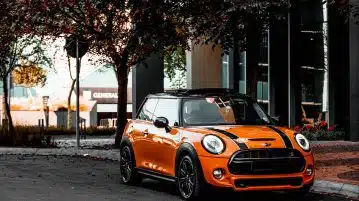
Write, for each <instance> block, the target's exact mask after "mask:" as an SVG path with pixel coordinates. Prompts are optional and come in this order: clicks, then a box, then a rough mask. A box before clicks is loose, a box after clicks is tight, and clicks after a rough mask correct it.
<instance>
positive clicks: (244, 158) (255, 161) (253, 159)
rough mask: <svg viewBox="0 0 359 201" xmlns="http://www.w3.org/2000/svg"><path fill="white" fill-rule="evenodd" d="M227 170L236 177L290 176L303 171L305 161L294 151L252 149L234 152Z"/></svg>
mask: <svg viewBox="0 0 359 201" xmlns="http://www.w3.org/2000/svg"><path fill="white" fill-rule="evenodd" d="M228 168H229V171H230V172H231V173H232V174H237V175H261V174H291V173H299V172H302V171H303V170H304V168H305V159H304V157H303V155H302V154H301V153H300V152H299V151H298V150H295V149H254V150H246V151H239V152H236V153H235V154H234V155H233V156H232V157H231V159H230V162H229V164H228Z"/></svg>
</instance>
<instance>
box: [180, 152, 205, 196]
mask: <svg viewBox="0 0 359 201" xmlns="http://www.w3.org/2000/svg"><path fill="white" fill-rule="evenodd" d="M201 175H202V174H201V170H200V169H199V167H198V166H197V165H196V164H195V163H194V161H193V160H192V159H191V157H189V156H184V157H183V158H182V159H181V161H180V163H179V166H178V168H177V178H178V180H177V186H178V190H179V192H180V194H181V196H182V198H183V199H185V200H194V199H196V198H199V197H200V194H201V193H200V190H201V189H202V187H203V185H201V184H202V183H203V179H202V178H203V177H202V176H201Z"/></svg>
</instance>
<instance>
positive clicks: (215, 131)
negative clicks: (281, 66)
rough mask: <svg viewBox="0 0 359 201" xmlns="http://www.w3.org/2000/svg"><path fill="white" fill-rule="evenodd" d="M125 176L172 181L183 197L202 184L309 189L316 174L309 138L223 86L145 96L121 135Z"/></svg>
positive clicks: (127, 178)
mask: <svg viewBox="0 0 359 201" xmlns="http://www.w3.org/2000/svg"><path fill="white" fill-rule="evenodd" d="M121 175H122V180H123V182H124V183H131V184H134V183H137V182H140V181H141V178H143V177H151V178H155V179H160V180H164V181H169V182H174V183H176V184H177V186H178V191H179V193H180V194H181V196H182V197H183V198H184V199H185V200H192V199H195V198H198V197H199V196H201V195H202V193H203V192H204V191H205V190H204V189H206V187H207V186H215V187H226V188H232V189H234V190H235V191H253V190H261V191H262V190H268V191H283V190H284V191H292V190H294V192H296V193H298V192H299V193H306V192H308V191H309V189H310V187H311V185H312V184H313V180H314V159H313V155H312V151H311V148H310V145H309V141H308V140H307V139H306V138H305V136H303V135H302V134H300V133H295V132H294V131H292V130H289V129H286V128H283V127H279V126H276V122H275V120H274V119H273V118H271V117H270V116H268V115H267V114H266V113H265V112H264V111H263V110H262V109H261V107H260V106H259V105H258V103H257V102H256V101H254V100H252V99H251V98H249V97H247V96H245V95H241V94H239V93H236V92H234V91H232V90H226V89H197V90H183V91H172V92H166V93H161V94H153V95H149V96H147V97H146V100H145V101H144V103H143V104H142V106H141V108H140V110H139V112H138V115H137V118H136V119H135V120H129V122H128V124H127V126H126V129H125V132H124V135H123V138H122V141H121Z"/></svg>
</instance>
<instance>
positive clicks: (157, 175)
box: [137, 168, 177, 183]
mask: <svg viewBox="0 0 359 201" xmlns="http://www.w3.org/2000/svg"><path fill="white" fill-rule="evenodd" d="M137 173H138V174H141V175H143V176H145V177H148V178H151V179H156V180H162V181H166V182H171V183H176V181H177V179H176V177H171V176H167V175H163V174H161V173H157V172H154V171H151V170H146V169H142V168H137Z"/></svg>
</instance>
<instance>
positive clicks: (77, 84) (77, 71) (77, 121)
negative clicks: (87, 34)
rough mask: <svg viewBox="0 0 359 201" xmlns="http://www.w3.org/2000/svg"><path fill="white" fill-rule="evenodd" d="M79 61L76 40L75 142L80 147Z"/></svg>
mask: <svg viewBox="0 0 359 201" xmlns="http://www.w3.org/2000/svg"><path fill="white" fill-rule="evenodd" d="M79 78H80V59H79V39H78V38H76V142H77V147H78V148H79V147H80V79H79Z"/></svg>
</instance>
